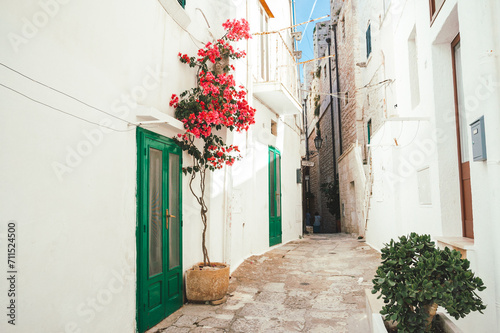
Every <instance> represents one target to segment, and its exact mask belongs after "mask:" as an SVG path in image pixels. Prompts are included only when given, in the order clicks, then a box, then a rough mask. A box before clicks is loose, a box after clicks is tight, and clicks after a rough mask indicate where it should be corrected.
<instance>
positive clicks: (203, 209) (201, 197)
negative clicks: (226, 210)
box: [189, 162, 211, 266]
mask: <svg viewBox="0 0 500 333" xmlns="http://www.w3.org/2000/svg"><path fill="white" fill-rule="evenodd" d="M195 164H196V162H195ZM206 170H207V169H201V170H200V191H201V194H200V195H199V196H198V195H197V194H196V192H195V191H194V189H193V181H194V179H195V178H196V172H193V173H192V174H191V179H190V180H189V189H190V190H191V193H193V196H194V197H195V198H196V200H197V201H198V203H199V204H200V215H201V222H202V223H203V233H202V241H201V250H202V252H203V265H204V266H210V265H211V264H210V258H209V257H208V250H207V245H206V235H207V225H208V223H207V222H208V220H207V212H208V207H207V205H206V203H205V176H206Z"/></svg>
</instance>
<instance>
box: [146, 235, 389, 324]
mask: <svg viewBox="0 0 500 333" xmlns="http://www.w3.org/2000/svg"><path fill="white" fill-rule="evenodd" d="M379 263H380V255H379V253H378V252H376V251H375V250H373V249H372V248H371V247H370V246H368V245H367V244H366V243H363V242H358V240H357V239H356V238H353V237H352V236H350V235H346V234H328V235H327V234H315V235H311V236H306V237H305V238H304V239H301V240H297V241H292V242H290V243H287V244H285V245H283V246H280V247H277V248H275V249H273V250H271V251H269V252H267V253H265V254H263V255H260V256H252V257H250V258H248V259H247V260H245V262H244V263H243V264H241V265H240V267H238V269H237V270H236V271H235V272H234V273H233V274H232V277H231V283H230V287H229V298H228V301H227V303H225V304H222V305H217V306H212V305H205V304H186V305H185V306H183V307H182V308H181V309H180V310H179V311H177V312H175V313H174V314H173V315H171V316H170V317H168V318H167V319H165V320H164V321H163V322H161V323H160V324H158V325H157V326H156V327H154V328H153V329H151V330H150V331H148V333H160V332H162V333H163V332H190V333H191V332H244V333H251V332H273V333H274V332H339V333H340V332H349V333H351V332H355V333H366V332H368V322H367V319H366V314H365V298H364V289H369V288H371V280H372V278H373V275H374V274H375V270H376V268H377V266H378V265H379Z"/></svg>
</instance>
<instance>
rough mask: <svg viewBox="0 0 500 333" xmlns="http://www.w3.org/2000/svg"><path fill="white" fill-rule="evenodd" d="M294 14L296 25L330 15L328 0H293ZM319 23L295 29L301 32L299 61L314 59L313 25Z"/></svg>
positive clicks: (327, 19)
mask: <svg viewBox="0 0 500 333" xmlns="http://www.w3.org/2000/svg"><path fill="white" fill-rule="evenodd" d="M295 14H296V17H295V22H296V23H297V24H298V23H302V22H306V21H309V20H311V19H315V18H319V17H322V16H325V15H328V14H330V0H295ZM329 20H330V18H326V19H323V20H320V21H329ZM320 21H315V22H311V23H309V24H304V25H301V26H299V27H297V30H298V31H302V40H301V41H300V42H299V43H298V48H299V50H301V51H302V58H301V59H300V60H299V61H306V60H309V59H312V58H313V57H314V48H313V39H312V34H313V29H314V26H315V24H316V23H317V22H320ZM301 72H302V66H301Z"/></svg>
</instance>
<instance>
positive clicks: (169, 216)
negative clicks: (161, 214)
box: [165, 209, 175, 229]
mask: <svg viewBox="0 0 500 333" xmlns="http://www.w3.org/2000/svg"><path fill="white" fill-rule="evenodd" d="M166 213H167V214H166V219H165V223H166V227H167V229H168V222H169V221H170V218H171V217H175V216H174V215H170V214H169V213H168V209H167V210H166Z"/></svg>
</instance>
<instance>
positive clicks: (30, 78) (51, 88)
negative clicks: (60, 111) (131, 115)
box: [0, 63, 132, 125]
mask: <svg viewBox="0 0 500 333" xmlns="http://www.w3.org/2000/svg"><path fill="white" fill-rule="evenodd" d="M0 65H1V66H3V67H5V68H7V69H8V70H10V71H12V72H14V73H16V74H18V75H20V76H22V77H24V78H26V79H28V80H30V81H33V82H35V83H37V84H39V85H41V86H44V87H46V88H48V89H50V90H53V91H55V92H57V93H59V94H62V95H64V96H66V97H68V98H71V99H72V100H75V101H77V102H79V103H81V104H83V105H85V106H88V107H89V108H91V109H94V110H96V111H99V112H102V113H104V114H106V115H108V116H110V117H113V118H115V119H118V120H121V121H123V122H126V123H127V124H128V125H131V124H132V123H131V122H129V121H128V120H125V119H123V118H120V117H118V116H115V115H114V114H112V113H109V112H106V111H104V110H102V109H100V108H98V107H96V106H93V105H91V104H88V103H87V102H84V101H82V100H80V99H78V98H76V97H74V96H71V95H70V94H67V93H65V92H64V91H61V90H59V89H56V88H54V87H51V86H49V85H48V84H45V83H43V82H40V81H38V80H35V79H33V78H32V77H30V76H28V75H26V74H23V73H21V72H19V71H17V70H15V69H13V68H12V67H10V66H7V65H6V64H4V63H0Z"/></svg>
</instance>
